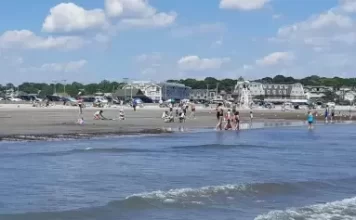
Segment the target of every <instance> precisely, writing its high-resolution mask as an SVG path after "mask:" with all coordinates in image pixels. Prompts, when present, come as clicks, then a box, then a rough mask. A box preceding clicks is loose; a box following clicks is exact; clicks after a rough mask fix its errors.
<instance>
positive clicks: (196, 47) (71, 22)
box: [0, 0, 356, 84]
mask: <svg viewBox="0 0 356 220" xmlns="http://www.w3.org/2000/svg"><path fill="white" fill-rule="evenodd" d="M355 13H356V0H288V1H287V0H204V1H199V0H195V1H189V0H185V1H182V0H169V1H167V0H96V1H87V0H77V1H75V0H74V1H71V2H62V1H60V0H58V1H57V0H47V1H38V2H37V3H33V2H30V1H20V0H11V1H10V0H4V2H3V7H1V8H0V19H1V20H2V21H6V22H1V24H0V75H1V76H2V77H1V78H0V83H2V84H5V83H7V82H13V83H15V84H18V83H21V82H24V81H33V82H50V81H53V80H67V81H68V82H71V81H79V82H84V83H88V82H97V81H101V80H104V79H108V80H117V81H120V80H122V78H130V79H132V80H165V79H171V78H188V77H196V78H204V77H207V76H213V77H216V78H226V77H229V78H237V77H239V76H243V77H245V78H247V79H255V78H260V77H266V76H274V75H276V74H284V75H288V76H293V77H296V78H298V77H304V76H308V75H312V74H316V75H322V76H342V77H355V71H354V70H355V67H356V64H355V62H354V61H353V60H355V55H356V52H354V51H355V50H353V47H354V46H355V44H356V31H355V30H356V29H355V21H356V20H355V19H356V17H355Z"/></svg>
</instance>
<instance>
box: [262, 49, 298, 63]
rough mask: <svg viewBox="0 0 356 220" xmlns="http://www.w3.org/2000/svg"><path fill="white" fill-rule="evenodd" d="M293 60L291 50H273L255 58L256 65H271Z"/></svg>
mask: <svg viewBox="0 0 356 220" xmlns="http://www.w3.org/2000/svg"><path fill="white" fill-rule="evenodd" d="M292 60H294V54H293V53H291V52H274V53H271V54H269V55H267V56H265V57H263V58H262V59H259V60H256V64H257V65H261V66H272V65H277V64H281V63H285V62H289V61H292Z"/></svg>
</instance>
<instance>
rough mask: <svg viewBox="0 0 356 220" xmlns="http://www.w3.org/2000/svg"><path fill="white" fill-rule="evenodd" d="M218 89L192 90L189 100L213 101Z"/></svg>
mask: <svg viewBox="0 0 356 220" xmlns="http://www.w3.org/2000/svg"><path fill="white" fill-rule="evenodd" d="M216 94H217V92H216V89H210V90H208V89H192V90H191V91H190V95H189V99H190V100H192V101H198V102H201V101H211V100H213V99H215V97H216Z"/></svg>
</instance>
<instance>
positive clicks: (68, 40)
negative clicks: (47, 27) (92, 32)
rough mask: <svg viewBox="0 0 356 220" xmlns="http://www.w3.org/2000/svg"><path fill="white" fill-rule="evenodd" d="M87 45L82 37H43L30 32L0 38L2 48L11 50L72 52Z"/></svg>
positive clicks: (11, 32)
mask: <svg viewBox="0 0 356 220" xmlns="http://www.w3.org/2000/svg"><path fill="white" fill-rule="evenodd" d="M85 43H86V41H85V40H83V39H82V38H80V37H75V36H59V37H53V36H49V37H41V36H37V35H36V34H34V33H33V32H32V31H29V30H13V31H6V32H5V33H3V34H2V35H1V36H0V48H5V49H10V48H16V49H42V50H44V49H60V50H72V49H77V48H80V47H82V46H83V45H84V44H85Z"/></svg>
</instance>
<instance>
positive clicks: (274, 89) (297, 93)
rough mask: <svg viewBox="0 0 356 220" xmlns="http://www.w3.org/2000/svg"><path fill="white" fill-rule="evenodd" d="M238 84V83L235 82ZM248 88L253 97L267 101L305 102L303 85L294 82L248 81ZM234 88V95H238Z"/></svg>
mask: <svg viewBox="0 0 356 220" xmlns="http://www.w3.org/2000/svg"><path fill="white" fill-rule="evenodd" d="M237 85H239V83H238V84H237ZM248 89H249V92H250V95H251V97H252V98H253V99H261V98H262V99H264V100H265V101H267V102H273V103H282V102H306V101H307V100H306V95H305V93H304V89H303V85H302V84H300V83H295V84H263V83H259V82H249V84H248ZM237 93H238V90H237V88H235V95H238V94H237Z"/></svg>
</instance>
